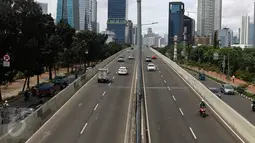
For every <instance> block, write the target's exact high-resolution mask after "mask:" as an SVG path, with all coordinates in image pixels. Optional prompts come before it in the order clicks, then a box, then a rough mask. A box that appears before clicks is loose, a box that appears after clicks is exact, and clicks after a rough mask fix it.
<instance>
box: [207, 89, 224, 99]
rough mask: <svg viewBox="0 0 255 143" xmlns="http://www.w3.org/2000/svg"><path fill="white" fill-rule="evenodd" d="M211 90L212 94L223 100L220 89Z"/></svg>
mask: <svg viewBox="0 0 255 143" xmlns="http://www.w3.org/2000/svg"><path fill="white" fill-rule="evenodd" d="M209 90H210V91H211V92H212V93H214V94H215V95H216V96H217V97H219V98H221V94H220V89H219V88H214V87H210V88H209Z"/></svg>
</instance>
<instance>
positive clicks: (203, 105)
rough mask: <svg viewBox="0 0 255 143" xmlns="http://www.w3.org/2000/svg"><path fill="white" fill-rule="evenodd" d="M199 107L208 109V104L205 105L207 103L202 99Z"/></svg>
mask: <svg viewBox="0 0 255 143" xmlns="http://www.w3.org/2000/svg"><path fill="white" fill-rule="evenodd" d="M199 107H200V108H206V104H205V101H204V100H203V99H202V100H201V102H200V104H199Z"/></svg>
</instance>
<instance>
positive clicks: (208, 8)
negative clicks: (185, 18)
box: [197, 0, 215, 37]
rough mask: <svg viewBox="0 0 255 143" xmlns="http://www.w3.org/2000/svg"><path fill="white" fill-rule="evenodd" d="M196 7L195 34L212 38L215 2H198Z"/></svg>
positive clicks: (207, 0) (211, 0)
mask: <svg viewBox="0 0 255 143" xmlns="http://www.w3.org/2000/svg"><path fill="white" fill-rule="evenodd" d="M197 5H198V6H197V33H198V35H199V36H206V37H208V36H209V37H213V32H214V17H215V16H214V8H215V1H213V0H198V3H197Z"/></svg>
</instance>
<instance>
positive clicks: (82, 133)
mask: <svg viewBox="0 0 255 143" xmlns="http://www.w3.org/2000/svg"><path fill="white" fill-rule="evenodd" d="M87 125H88V123H86V124H85V125H84V127H83V128H82V130H81V132H80V134H83V132H84V130H85V129H86V127H87Z"/></svg>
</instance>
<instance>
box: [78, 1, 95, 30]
mask: <svg viewBox="0 0 255 143" xmlns="http://www.w3.org/2000/svg"><path fill="white" fill-rule="evenodd" d="M80 1H82V0H80ZM92 1H93V0H85V29H84V30H89V31H92Z"/></svg>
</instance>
